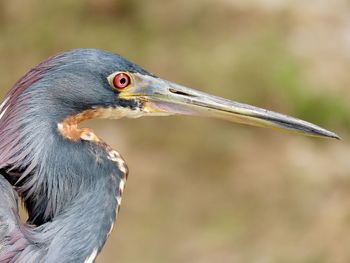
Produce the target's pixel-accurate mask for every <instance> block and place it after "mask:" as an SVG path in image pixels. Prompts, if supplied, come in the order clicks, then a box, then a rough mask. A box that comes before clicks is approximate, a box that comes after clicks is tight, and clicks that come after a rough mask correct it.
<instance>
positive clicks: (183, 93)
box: [169, 88, 195, 97]
mask: <svg viewBox="0 0 350 263" xmlns="http://www.w3.org/2000/svg"><path fill="white" fill-rule="evenodd" d="M169 91H170V92H171V93H174V94H177V95H181V96H187V97H195V96H194V95H191V94H189V93H186V92H183V91H179V90H176V89H171V88H170V89H169Z"/></svg>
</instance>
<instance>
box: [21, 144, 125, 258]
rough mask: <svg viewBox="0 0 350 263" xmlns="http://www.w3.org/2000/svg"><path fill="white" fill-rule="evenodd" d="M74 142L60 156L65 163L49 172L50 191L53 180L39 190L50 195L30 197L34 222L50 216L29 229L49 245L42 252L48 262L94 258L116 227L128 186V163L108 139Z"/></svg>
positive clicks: (39, 241)
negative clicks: (118, 213)
mask: <svg viewBox="0 0 350 263" xmlns="http://www.w3.org/2000/svg"><path fill="white" fill-rule="evenodd" d="M67 143H68V142H67ZM69 143H70V144H68V147H67V145H66V146H65V147H66V148H65V150H66V151H64V152H63V154H62V155H60V154H58V155H59V156H57V158H63V160H64V161H65V164H66V166H65V167H60V169H61V170H58V168H59V167H55V168H51V169H50V171H51V174H47V175H46V179H47V180H50V183H49V185H50V187H51V188H52V189H51V191H50V192H48V191H45V188H47V187H48V182H42V183H41V184H40V186H42V187H41V188H38V187H37V188H36V191H37V192H42V195H43V196H46V197H42V196H39V195H37V193H35V194H34V195H31V196H29V199H28V200H27V202H28V204H29V207H28V210H29V215H30V216H31V215H32V216H34V217H33V222H35V221H36V220H35V218H43V216H42V215H43V214H45V213H47V212H49V214H50V217H49V220H46V221H45V222H44V223H43V224H41V225H39V226H37V227H35V228H34V229H33V230H30V231H28V233H29V234H28V237H29V239H30V240H32V241H33V242H35V243H37V244H39V245H40V244H43V245H42V246H44V247H46V249H45V252H44V254H41V256H40V257H42V258H44V259H45V260H44V261H43V262H93V260H94V258H95V257H96V255H97V254H98V253H99V251H100V250H101V248H102V246H103V245H104V243H105V241H106V239H107V237H108V235H109V234H110V232H111V230H112V228H113V223H114V221H115V218H116V215H117V212H118V211H119V205H120V202H121V195H122V192H123V189H124V185H125V180H126V173H125V171H126V167H123V166H122V165H123V164H122V163H120V160H121V159H120V158H121V157H120V155H119V154H118V153H117V152H116V151H113V150H112V149H110V148H109V147H108V146H107V145H105V144H103V143H98V144H96V143H95V142H89V141H79V142H74V143H73V142H69ZM79 144H80V146H79ZM63 145H64V144H63ZM63 147H64V146H63ZM72 147H73V148H72ZM68 149H70V150H69V151H70V152H67V151H68ZM74 149H79V151H77V152H75V151H74ZM64 155H67V157H66V158H65V157H64ZM50 163H54V162H50ZM52 180H55V181H56V182H57V184H58V185H57V186H54V185H52V184H51V182H52ZM28 204H27V205H28ZM35 207H38V210H36V208H35ZM42 208H44V209H43V210H42V212H41V213H40V214H37V213H38V211H40V209H42ZM48 209H49V210H48ZM38 253H43V251H38ZM39 262H41V261H39Z"/></svg>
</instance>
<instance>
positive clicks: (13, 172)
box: [0, 49, 339, 263]
mask: <svg viewBox="0 0 350 263" xmlns="http://www.w3.org/2000/svg"><path fill="white" fill-rule="evenodd" d="M176 114H182V115H194V116H208V117H214V118H219V119H223V120H228V121H233V122H238V123H244V124H250V125H255V126H261V127H270V128H277V129H284V130H289V131H292V132H298V133H302V134H305V135H311V136H317V137H329V138H339V137H338V135H337V134H335V133H334V132H331V131H328V130H326V129H324V128H321V127H319V126H317V125H314V124H311V123H309V122H306V121H303V120H300V119H296V118H293V117H289V116H287V115H283V114H280V113H276V112H273V111H269V110H265V109H261V108H258V107H254V106H250V105H247V104H242V103H238V102H234V101H230V100H227V99H224V98H220V97H217V96H213V95H209V94H207V93H204V92H200V91H197V90H194V89H190V88H187V87H185V86H182V85H179V84H175V83H173V82H170V81H167V80H163V79H161V78H159V77H157V76H155V75H153V74H151V73H149V72H148V71H146V70H144V69H143V68H141V67H140V66H138V65H136V64H134V63H132V62H130V61H128V60H127V59H125V58H123V57H122V56H120V55H117V54H114V53H111V52H108V51H103V50H99V49H75V50H70V51H66V52H62V53H59V54H57V55H54V56H52V57H50V58H48V59H46V60H45V61H43V62H41V63H40V64H39V65H37V66H36V67H34V68H33V69H31V70H30V71H29V72H28V73H26V74H25V75H24V76H23V77H22V78H21V79H19V80H18V81H17V83H16V84H15V85H14V86H13V87H12V89H10V90H9V92H8V93H7V95H6V96H5V98H4V100H3V102H2V104H1V106H0V174H1V175H0V198H1V202H0V262H1V263H7V262H8V263H10V262H11V263H14V262H26V263H31V262H36V263H38V262H39V263H41V262H50V263H51V262H61V263H62V262H63V263H64V262H86V263H89V262H94V261H95V258H96V257H97V255H98V254H99V252H100V251H101V249H102V247H103V246H104V244H105V242H106V240H107V238H108V236H109V235H110V233H111V231H112V229H113V225H114V222H115V220H116V217H117V214H118V212H119V208H120V204H121V197H122V194H123V191H124V188H125V183H126V179H127V176H128V167H127V165H126V163H125V161H124V159H123V158H122V156H121V154H120V153H119V152H117V151H116V150H114V149H112V147H110V146H109V145H108V144H107V143H106V142H104V141H103V139H101V138H99V137H98V136H97V135H96V134H95V133H94V131H93V130H91V129H89V128H85V127H80V126H79V124H80V123H81V122H83V121H85V120H89V119H96V118H105V119H120V118H123V117H129V118H138V117H141V116H168V115H176ZM18 200H22V201H23V203H24V206H25V208H26V210H27V212H28V220H27V221H26V222H25V223H24V222H22V221H21V220H20V217H19V215H18Z"/></svg>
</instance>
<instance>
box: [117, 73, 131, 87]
mask: <svg viewBox="0 0 350 263" xmlns="http://www.w3.org/2000/svg"><path fill="white" fill-rule="evenodd" d="M129 84H130V77H129V76H128V75H127V74H125V73H118V74H117V75H115V76H114V78H113V85H114V87H116V88H117V89H124V88H126V87H127V86H129Z"/></svg>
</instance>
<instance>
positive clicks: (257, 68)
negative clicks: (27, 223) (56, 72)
mask: <svg viewBox="0 0 350 263" xmlns="http://www.w3.org/2000/svg"><path fill="white" fill-rule="evenodd" d="M349 14H350V3H349V1H346V0H332V1H329V0H310V1H296V0H249V1H248V0H212V1H210V0H191V1H187V0H174V1H162V0H148V1H138V0H118V1H117V0H87V1H82V0H79V1H78V0H75V1H71V0H62V1H44V0H41V1H40V0H26V1H23V0H11V1H4V0H3V1H0V87H1V90H0V95H1V96H2V97H3V96H4V95H5V93H6V91H7V90H8V89H9V88H10V87H11V86H12V85H13V83H14V82H15V81H16V80H17V79H18V78H19V77H20V76H22V75H23V74H24V73H25V72H26V71H27V70H28V69H29V68H30V67H32V66H34V65H35V64H37V63H38V62H39V61H41V60H43V59H44V58H46V57H48V56H49V55H52V54H55V53H57V52H60V51H63V50H67V49H72V48H78V47H94V48H101V49H106V50H110V51H113V52H117V53H120V54H122V55H123V56H125V57H127V58H129V59H131V60H132V61H134V62H136V63H137V64H140V65H142V66H143V67H145V68H146V69H148V70H149V71H151V72H153V73H155V74H156V75H159V76H160V77H163V78H166V79H169V80H172V81H176V82H178V83H181V84H184V85H187V86H190V87H194V88H198V89H201V90H204V91H206V92H209V93H213V94H216V95H219V96H223V97H227V98H231V99H234V100H238V101H241V102H245V103H250V104H255V105H257V106H260V107H266V108H269V109H272V110H276V111H280V112H284V113H288V114H290V115H294V116H297V117H300V118H303V119H306V120H308V121H311V122H315V123H317V124H319V125H322V126H325V127H327V128H329V129H331V130H335V131H337V132H338V133H339V134H340V135H341V136H342V137H343V141H335V140H321V139H316V138H305V137H302V136H298V135H295V134H285V133H280V132H276V131H269V130H264V129H260V128H253V127H246V126H241V125H234V124H232V123H225V122H222V121H217V120H210V119H201V118H198V119H196V118H191V117H169V118H144V119H137V120H128V119H123V120H119V121H93V122H89V123H84V124H83V125H87V126H89V127H93V128H94V129H95V131H96V133H97V134H98V135H99V136H101V137H102V138H104V139H105V140H106V141H107V142H108V143H109V144H111V145H112V146H113V147H114V148H116V149H118V150H119V151H120V152H121V153H122V154H123V156H124V157H125V159H126V160H127V161H128V165H129V167H130V175H129V179H128V184H127V189H126V191H125V194H124V198H123V204H122V209H121V213H120V214H119V217H118V221H117V226H116V228H115V229H114V231H113V234H112V235H111V237H110V238H109V240H108V242H107V244H106V246H105V248H104V250H103V252H102V254H101V255H100V256H99V258H98V260H97V262H99V263H101V262H125V263H129V262H195V263H196V262H200V263H202V262H203V263H204V262H259V263H260V262H286V263H288V262H305V263H309V262H310V263H314V262H320V263H321V262H332V263H333V262H334V263H338V262H339V263H340V262H350V162H349V157H350V144H349V130H350V114H349V103H348V101H349V98H350V88H349V84H350V74H349V68H350V16H349ZM87 88H88V87H87ZM97 176H98V175H97ZM91 213H94V211H91Z"/></svg>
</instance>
